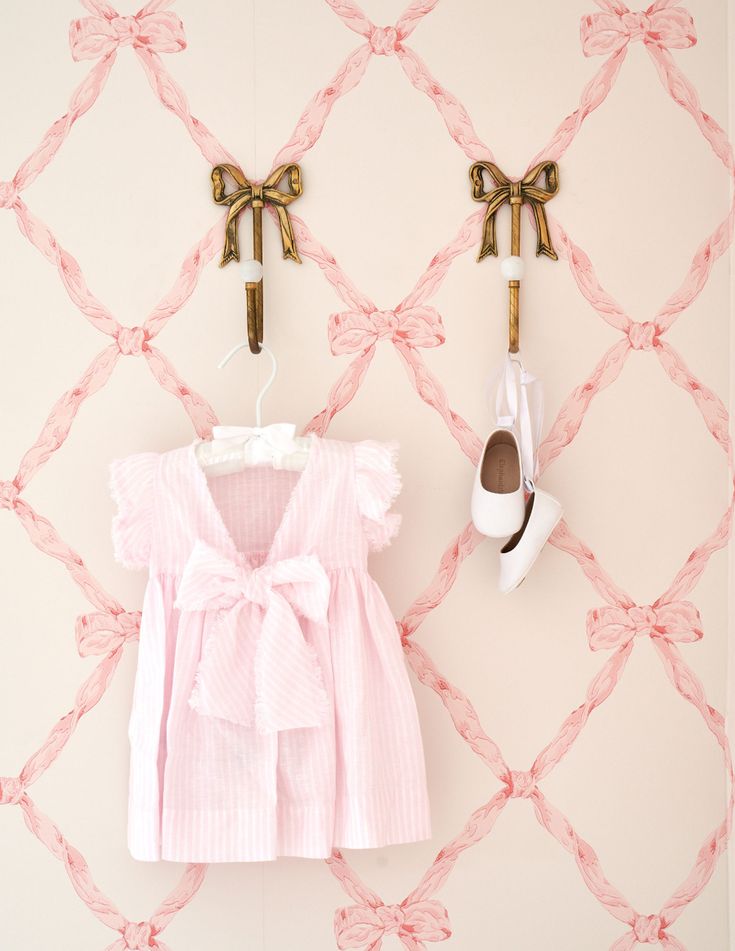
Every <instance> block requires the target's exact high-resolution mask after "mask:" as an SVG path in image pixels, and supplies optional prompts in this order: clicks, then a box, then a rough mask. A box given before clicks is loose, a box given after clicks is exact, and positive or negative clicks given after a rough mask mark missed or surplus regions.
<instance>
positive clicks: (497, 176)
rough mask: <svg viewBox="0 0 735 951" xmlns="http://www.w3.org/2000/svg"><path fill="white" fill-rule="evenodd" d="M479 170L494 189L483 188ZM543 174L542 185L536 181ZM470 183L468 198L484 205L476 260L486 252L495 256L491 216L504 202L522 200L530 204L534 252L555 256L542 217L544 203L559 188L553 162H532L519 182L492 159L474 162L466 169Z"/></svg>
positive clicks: (544, 215)
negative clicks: (485, 174)
mask: <svg viewBox="0 0 735 951" xmlns="http://www.w3.org/2000/svg"><path fill="white" fill-rule="evenodd" d="M483 170H484V171H486V172H488V174H489V175H490V177H491V178H492V180H493V181H494V182H495V186H496V187H495V188H492V189H490V191H486V190H485V179H484V177H483V174H482V173H483ZM543 174H545V175H546V185H545V187H544V186H542V185H538V184H536V183H537V182H538V180H539V178H541V176H542V175H543ZM470 181H471V182H472V197H473V199H474V200H475V201H484V202H485V203H486V204H487V210H486V212H485V220H484V222H483V228H482V245H481V247H480V253H479V255H478V258H477V260H478V261H481V260H482V259H483V258H485V257H487V256H488V254H493V255H497V253H498V245H497V241H496V239H495V217H496V215H497V213H498V211H499V210H500V208H502V207H503V205H505V204H506V203H508V204H511V205H513V204H518V203H523V202H525V203H526V204H528V205H530V206H531V209H532V211H533V217H534V219H535V221H536V234H537V236H538V237H537V244H536V254H546V255H547V256H548V257H550V258H553V260H554V261H556V259H557V255H556V251H555V250H554V247H553V245H552V243H551V236H550V235H549V224H548V221H547V220H546V210H545V208H544V205H545V204H546V202H547V201H549V199H551V198H553V197H554V195H555V194H556V193H557V191H558V190H559V176H558V174H557V169H556V166H555V165H554V163H553V162H539V164H538V165H534V167H533V168H532V169H531V171H530V172H528V173H527V174H526V175H525V176H524V177H523V178H522V179H521V180H520V181H519V182H512V181H511V180H510V179H509V178H508V177H507V176H506V175H505V174H504V173H503V172H501V171H500V169H499V168H498V166H497V165H495V164H494V163H493V162H475V164H474V165H473V166H472V168H471V169H470Z"/></svg>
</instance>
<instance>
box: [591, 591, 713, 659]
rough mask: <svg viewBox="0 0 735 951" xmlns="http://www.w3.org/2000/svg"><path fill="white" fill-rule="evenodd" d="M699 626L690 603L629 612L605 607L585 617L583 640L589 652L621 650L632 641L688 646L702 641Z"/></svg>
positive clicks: (639, 607) (670, 603)
mask: <svg viewBox="0 0 735 951" xmlns="http://www.w3.org/2000/svg"><path fill="white" fill-rule="evenodd" d="M701 623H702V620H701V618H700V616H699V611H698V610H697V609H696V608H695V606H694V605H693V604H692V603H691V601H669V602H668V603H666V604H660V605H645V606H642V607H641V606H639V605H635V606H633V607H630V608H621V607H613V606H612V605H606V606H605V607H602V608H594V609H593V610H591V611H589V612H588V613H587V638H588V640H589V645H590V648H591V649H592V650H593V651H597V650H606V649H609V648H615V647H624V646H625V645H626V644H628V643H630V641H632V640H633V638H635V637H663V638H665V639H666V640H669V641H677V642H679V643H681V644H691V643H693V642H694V641H698V640H700V639H701V637H702V629H701Z"/></svg>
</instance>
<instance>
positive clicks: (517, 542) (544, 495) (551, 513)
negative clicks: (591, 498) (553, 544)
mask: <svg viewBox="0 0 735 951" xmlns="http://www.w3.org/2000/svg"><path fill="white" fill-rule="evenodd" d="M561 517H562V507H561V505H560V504H559V502H557V500H556V499H555V498H554V497H553V495H549V493H548V492H542V491H541V489H536V490H535V491H534V492H533V494H532V495H531V496H530V497H529V499H528V503H527V505H526V517H525V519H524V522H523V525H521V527H520V528H519V529H518V531H517V532H516V533H515V535H513V536H512V538H509V539H508V541H507V542H506V543H505V545H503V547H502V548H501V549H500V574H499V576H498V588H499V589H500V591H501V592H502V593H503V594H507V593H508V592H509V591H512V590H513V589H514V588H517V587H518V585H519V584H520V583H521V582H522V581H523V579H524V578H525V577H526V575H527V574H528V572H529V571H530V570H531V567H532V566H533V563H534V562H535V561H536V559H537V558H538V556H539V554H540V552H541V549H542V548H543V547H544V545H545V544H546V542H547V540H548V538H549V535H551V533H552V532H553V531H554V529H555V528H556V526H557V524H558V522H559V520H560V519H561Z"/></svg>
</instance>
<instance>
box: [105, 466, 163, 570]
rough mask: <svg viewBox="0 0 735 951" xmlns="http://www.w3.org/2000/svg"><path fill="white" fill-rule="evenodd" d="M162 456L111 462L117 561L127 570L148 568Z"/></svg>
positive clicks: (110, 473)
mask: <svg viewBox="0 0 735 951" xmlns="http://www.w3.org/2000/svg"><path fill="white" fill-rule="evenodd" d="M159 455H160V453H157V452H136V453H133V454H132V455H130V456H124V457H122V458H118V459H113V460H112V461H111V462H110V463H109V488H110V495H111V496H112V500H113V501H114V503H115V505H116V507H117V511H116V512H115V515H114V516H113V519H112V531H111V534H112V548H113V554H114V556H115V560H116V561H118V562H119V563H120V564H121V565H124V566H125V567H126V568H133V569H136V568H146V567H148V563H149V559H150V554H151V538H152V536H153V512H154V503H155V499H154V484H155V473H156V466H157V464H158V458H159Z"/></svg>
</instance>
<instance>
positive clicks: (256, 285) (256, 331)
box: [212, 164, 303, 353]
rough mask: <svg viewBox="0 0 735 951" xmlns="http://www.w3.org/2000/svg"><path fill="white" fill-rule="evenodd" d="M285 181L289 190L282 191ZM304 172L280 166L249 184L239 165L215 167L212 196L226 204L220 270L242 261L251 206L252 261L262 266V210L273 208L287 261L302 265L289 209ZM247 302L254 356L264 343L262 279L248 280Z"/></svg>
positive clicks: (289, 166) (249, 341) (249, 338)
mask: <svg viewBox="0 0 735 951" xmlns="http://www.w3.org/2000/svg"><path fill="white" fill-rule="evenodd" d="M225 175H228V176H229V177H230V178H231V179H232V180H233V182H234V183H235V186H236V187H235V189H234V190H233V191H231V192H229V193H228V192H227V191H226V186H225ZM284 180H285V181H286V188H287V189H288V190H287V191H286V190H284V189H283V187H282V186H283V182H284ZM302 191H303V187H302V184H301V169H300V168H299V166H298V165H294V164H291V165H279V167H278V168H277V169H275V170H274V171H273V172H271V174H270V175H269V176H268V178H266V180H265V181H264V182H259V183H252V182H249V181H248V179H247V178H246V177H245V175H244V174H243V172H242V171H241V170H240V169H239V168H238V167H237V166H236V165H215V167H214V168H213V169H212V195H213V197H214V200H215V202H216V203H217V204H218V205H226V206H227V207H228V208H229V211H228V212H227V222H226V224H225V246H224V249H223V251H222V260H221V261H220V267H224V266H225V264H229V262H230V261H239V260H240V247H239V241H238V234H237V226H238V218H239V216H240V214H241V212H243V211H244V210H245V209H246V208H247V207H248V205H249V206H250V207H251V208H252V210H253V258H254V259H255V260H256V261H259V262H260V264H261V265H262V263H263V208H264V207H265V205H266V204H270V205H272V206H273V207H274V208H275V210H276V213H277V214H278V223H279V225H280V228H281V243H282V245H283V256H284V258H291V260H292V261H296V262H297V263H299V264H300V263H301V258H300V257H299V254H298V251H297V250H296V241H295V240H294V235H293V229H292V228H291V219H290V218H289V216H288V206H289V205H290V204H291V202H293V201H295V200H296V199H297V198H298V197H299V195H301V193H302ZM245 299H246V303H247V315H248V344H249V346H250V351H251V353H260V351H261V344H262V343H263V279H262V274H261V276H260V277H259V278H258V280H248V281H246V283H245Z"/></svg>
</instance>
